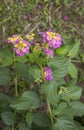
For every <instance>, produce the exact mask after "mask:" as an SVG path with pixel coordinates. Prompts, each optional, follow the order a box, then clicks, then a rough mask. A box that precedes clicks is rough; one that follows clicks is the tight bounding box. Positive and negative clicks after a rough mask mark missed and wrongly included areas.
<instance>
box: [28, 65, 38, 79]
mask: <svg viewBox="0 0 84 130" xmlns="http://www.w3.org/2000/svg"><path fill="white" fill-rule="evenodd" d="M30 73H31V75H32V77H33V78H34V79H35V80H38V79H39V78H40V75H41V72H40V69H37V68H35V67H30Z"/></svg>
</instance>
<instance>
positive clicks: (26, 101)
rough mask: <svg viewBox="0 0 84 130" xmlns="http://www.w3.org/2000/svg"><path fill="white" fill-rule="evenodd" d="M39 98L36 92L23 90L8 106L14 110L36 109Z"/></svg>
mask: <svg viewBox="0 0 84 130" xmlns="http://www.w3.org/2000/svg"><path fill="white" fill-rule="evenodd" d="M39 104H40V99H39V97H38V95H37V93H36V92H33V91H25V92H24V93H23V94H22V95H21V96H20V97H19V98H17V99H16V100H15V101H14V102H13V103H12V104H11V105H10V106H11V107H12V108H14V109H16V110H28V109H36V108H38V107H39Z"/></svg>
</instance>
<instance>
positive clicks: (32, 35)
mask: <svg viewBox="0 0 84 130" xmlns="http://www.w3.org/2000/svg"><path fill="white" fill-rule="evenodd" d="M34 37H35V34H34V33H32V34H27V35H26V36H25V38H26V39H28V40H29V41H32V40H34Z"/></svg>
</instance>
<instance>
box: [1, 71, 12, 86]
mask: <svg viewBox="0 0 84 130" xmlns="http://www.w3.org/2000/svg"><path fill="white" fill-rule="evenodd" d="M10 80H11V76H10V72H9V70H8V69H7V68H0V86H5V85H7V84H8V83H9V82H10Z"/></svg>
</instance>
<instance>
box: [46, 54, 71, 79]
mask: <svg viewBox="0 0 84 130" xmlns="http://www.w3.org/2000/svg"><path fill="white" fill-rule="evenodd" d="M69 63H70V59H68V58H64V57H62V56H55V57H54V58H53V59H50V60H49V62H48V65H49V66H50V67H51V68H52V70H53V76H54V79H55V80H56V81H57V80H60V79H62V78H63V77H64V76H65V75H66V74H67V72H68V66H69Z"/></svg>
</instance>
